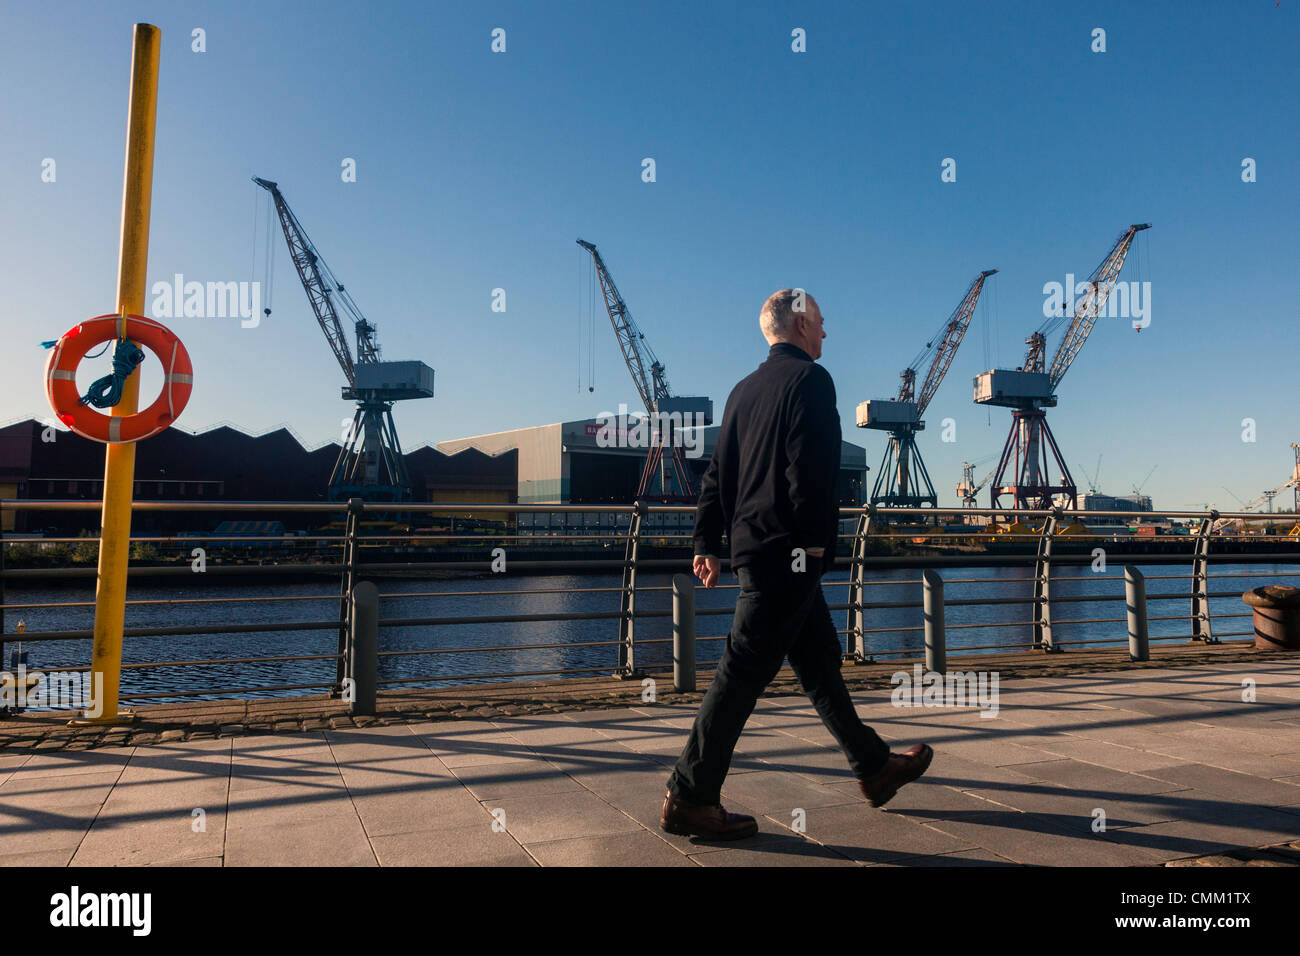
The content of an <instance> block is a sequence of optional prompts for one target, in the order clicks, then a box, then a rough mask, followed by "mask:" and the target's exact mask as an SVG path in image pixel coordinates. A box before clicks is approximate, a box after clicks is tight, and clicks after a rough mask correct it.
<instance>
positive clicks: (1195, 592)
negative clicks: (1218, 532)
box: [1192, 508, 1219, 644]
mask: <svg viewBox="0 0 1300 956" xmlns="http://www.w3.org/2000/svg"><path fill="white" fill-rule="evenodd" d="M1218 517H1219V513H1218V512H1217V511H1215V510H1214V509H1213V508H1211V509H1210V510H1209V511H1207V512H1206V513H1205V517H1204V518H1203V519H1202V520H1201V526H1200V527H1199V528H1197V529H1196V547H1195V549H1194V550H1193V551H1192V640H1193V641H1204V642H1205V643H1206V644H1217V643H1219V642H1218V641H1216V640H1215V639H1214V633H1213V631H1212V630H1211V628H1210V534H1211V533H1212V532H1213V530H1214V522H1215V521H1216V520H1218Z"/></svg>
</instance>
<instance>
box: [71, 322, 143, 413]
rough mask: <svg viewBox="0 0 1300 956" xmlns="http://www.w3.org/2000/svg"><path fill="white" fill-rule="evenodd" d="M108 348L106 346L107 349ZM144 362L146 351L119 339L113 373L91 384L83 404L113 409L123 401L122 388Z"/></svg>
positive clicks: (126, 340) (114, 353)
mask: <svg viewBox="0 0 1300 956" xmlns="http://www.w3.org/2000/svg"><path fill="white" fill-rule="evenodd" d="M107 347H108V346H105V348H107ZM143 361H144V349H142V348H140V346H138V345H136V344H135V343H134V342H132V341H131V340H130V339H118V340H117V348H115V349H114V350H113V371H112V372H110V373H109V374H108V375H105V376H104V377H103V378H97V379H95V381H94V382H92V383H91V384H90V388H89V389H87V391H86V394H85V395H83V396H82V398H81V404H83V405H94V406H95V407H96V408H113V407H114V406H115V405H117V403H118V402H120V401H121V400H122V387H123V386H124V385H125V384H126V380H127V378H128V376H130V374H131V373H132V372H134V371H135V370H136V368H137V367H138V366H139V365H140V363H141V362H143Z"/></svg>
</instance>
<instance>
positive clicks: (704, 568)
mask: <svg viewBox="0 0 1300 956" xmlns="http://www.w3.org/2000/svg"><path fill="white" fill-rule="evenodd" d="M694 571H695V576H696V577H697V578H699V579H700V583H702V584H703V585H704V586H705V587H706V588H711V587H713V585H715V584H717V583H718V575H719V574H720V573H722V561H720V560H719V559H718V558H712V557H709V556H708V555H704V554H697V555H696V556H695V567H694Z"/></svg>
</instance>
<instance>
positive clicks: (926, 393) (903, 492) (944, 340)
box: [857, 269, 998, 508]
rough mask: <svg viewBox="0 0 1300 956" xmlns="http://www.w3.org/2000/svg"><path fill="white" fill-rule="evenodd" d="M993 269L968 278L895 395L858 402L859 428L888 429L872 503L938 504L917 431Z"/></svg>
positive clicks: (905, 371) (890, 505)
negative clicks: (921, 375) (920, 372)
mask: <svg viewBox="0 0 1300 956" xmlns="http://www.w3.org/2000/svg"><path fill="white" fill-rule="evenodd" d="M997 271H998V270H997V269H985V270H984V271H983V272H981V273H980V274H979V275H977V276H976V277H975V278H974V279H973V280H972V281H971V284H970V286H969V287H968V288H967V289H966V294H965V295H964V296H962V300H961V302H960V303H959V304H958V306H957V308H956V309H955V310H953V313H952V315H950V316H949V317H948V320H947V321H946V322H945V323H944V325H943V328H942V329H940V330H939V332H937V333H936V334H935V335H934V336H933V337H931V339H930V341H928V342H927V343H926V344H925V348H923V349H922V350H921V352H920V354H918V355H917V357H916V358H915V359H913V360H912V364H911V365H909V366H908V367H907V368H905V369H903V371H902V374H901V375H900V376H899V377H900V378H901V379H902V384H901V385H900V386H899V388H898V397H897V398H896V399H893V400H892V401H890V400H881V399H873V400H871V401H868V402H862V403H861V404H859V405H858V411H857V425H858V427H859V428H875V429H879V430H881V431H887V432H889V441H888V442H887V443H886V445H885V457H884V458H883V459H882V460H881V462H880V471H878V472H877V473H876V483H875V485H874V486H873V487H872V489H871V503H872V504H873V505H884V506H885V507H888V508H921V507H924V506H925V505H929V506H930V507H931V508H937V507H938V506H939V498H938V496H937V495H936V494H935V493H934V485H933V484H931V483H930V475H929V472H927V471H926V469H925V462H924V461H923V460H922V458H921V452H920V451H919V450H918V449H917V447H916V433H917V432H919V431H921V430H922V429H923V428H925V422H924V421H923V420H922V416H923V415H924V414H925V410H926V409H927V408H928V407H929V405H930V400H931V399H932V398H934V394H935V392H937V391H938V390H939V385H940V384H941V383H942V382H943V378H944V376H945V375H946V374H948V368H949V367H950V366H951V365H952V360H953V357H954V356H955V355H956V354H957V349H958V347H960V346H961V340H962V339H963V338H964V337H965V336H966V330H967V329H968V328H969V327H970V321H971V317H972V316H973V315H974V314H975V304H976V303H977V302H978V301H979V297H980V290H982V289H983V288H984V282H985V280H986V279H988V277H989V276H991V275H993V274H994V273H995V272H997ZM931 353H933V354H934V358H933V360H932V361H931V362H930V369H929V371H928V372H927V373H926V376H925V381H924V383H923V384H922V385H921V391H920V393H919V394H918V393H917V392H916V371H917V369H918V368H920V366H921V363H922V362H924V361H925V359H926V358H927V357H929V356H930V354H931Z"/></svg>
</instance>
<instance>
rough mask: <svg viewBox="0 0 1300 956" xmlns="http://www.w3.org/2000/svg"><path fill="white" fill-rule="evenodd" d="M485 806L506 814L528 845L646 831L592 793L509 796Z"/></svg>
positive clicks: (509, 826) (508, 822) (512, 831)
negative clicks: (572, 838)
mask: <svg viewBox="0 0 1300 956" xmlns="http://www.w3.org/2000/svg"><path fill="white" fill-rule="evenodd" d="M489 803H490V804H491V805H489ZM483 807H484V808H485V809H486V810H487V811H488V812H489V813H493V812H496V811H503V812H504V820H505V827H506V829H507V830H508V831H509V833H510V835H511V836H513V837H514V838H515V839H516V840H518V841H519V842H520V843H521V844H523V845H525V846H526V845H528V844H530V843H545V842H549V841H551V840H564V839H569V838H571V837H582V836H607V835H609V834H613V833H626V832H629V831H637V830H641V829H643V827H642V826H641V824H639V823H638V822H637V821H636V820H634V819H632V818H631V817H629V816H628V815H627V814H625V813H623V812H622V811H620V810H618V809H617V808H615V807H614V806H611V805H610V804H609V803H607V802H606V801H605V800H603V799H601V798H600V797H599V796H597V795H596V794H594V793H591V792H590V791H583V792H577V793H552V794H536V795H532V796H514V797H505V798H503V799H501V800H496V801H489V802H488V803H484V804H483ZM489 822H490V821H489Z"/></svg>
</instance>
